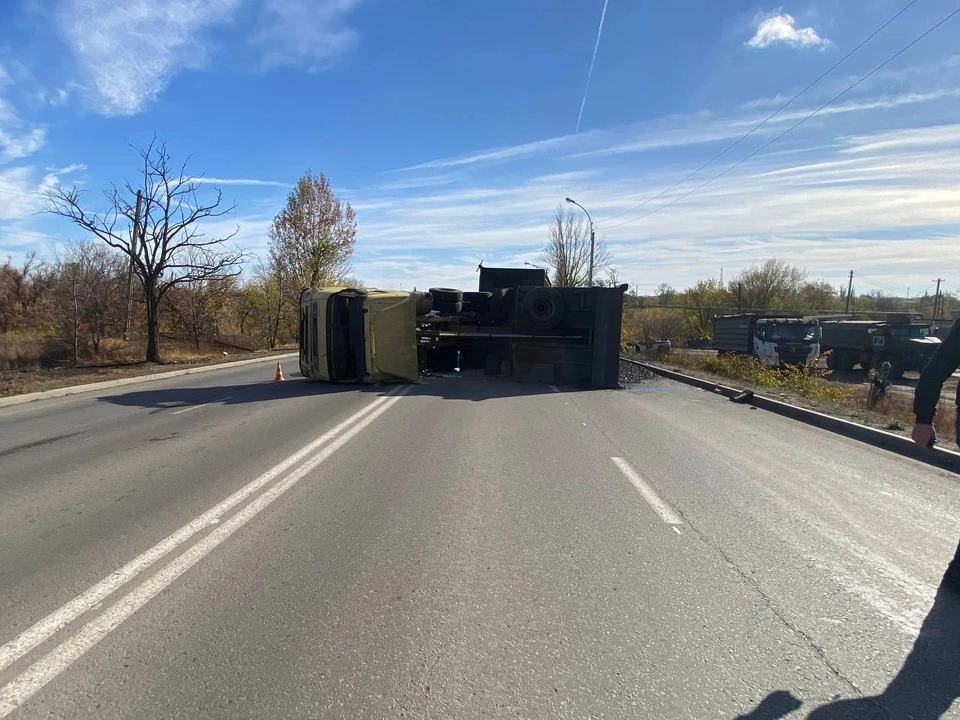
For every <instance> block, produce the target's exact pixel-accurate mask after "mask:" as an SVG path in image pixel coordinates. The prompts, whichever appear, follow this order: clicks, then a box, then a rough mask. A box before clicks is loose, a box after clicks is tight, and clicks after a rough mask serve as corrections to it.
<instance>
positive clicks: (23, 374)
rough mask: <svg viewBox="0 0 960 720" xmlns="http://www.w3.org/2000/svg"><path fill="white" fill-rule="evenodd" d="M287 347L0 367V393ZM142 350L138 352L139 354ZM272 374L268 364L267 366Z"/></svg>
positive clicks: (248, 355) (224, 359)
mask: <svg viewBox="0 0 960 720" xmlns="http://www.w3.org/2000/svg"><path fill="white" fill-rule="evenodd" d="M291 349H295V348H291V347H289V346H287V347H284V348H278V349H277V350H263V351H258V352H253V353H245V352H237V353H230V354H229V355H223V353H222V352H219V353H216V354H204V355H197V354H196V352H193V353H189V352H188V351H186V350H185V349H180V350H176V351H171V352H170V353H167V352H166V350H165V351H164V356H165V357H164V362H162V363H145V362H129V363H111V364H99V365H86V366H81V367H68V368H55V369H51V370H36V369H35V370H26V371H16V370H13V371H9V370H2V369H0V397H5V396H8V395H20V394H23V393H31V392H42V391H44V390H54V389H56V388H61V387H69V386H71V385H85V384H87V383H95V382H101V381H104V380H117V379H120V378H125V377H136V376H138V375H150V374H153V373H158V372H163V371H164V370H173V369H179V368H185V367H198V366H201V365H216V364H219V363H223V362H231V361H233V360H245V359H247V358H251V357H258V356H269V355H273V354H277V353H281V352H287V351H289V350H291ZM142 355H143V354H142V352H141V353H140V356H141V357H142ZM269 370H270V373H268V374H269V375H270V377H272V372H273V370H272V368H270V369H269Z"/></svg>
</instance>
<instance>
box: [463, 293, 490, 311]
mask: <svg viewBox="0 0 960 720" xmlns="http://www.w3.org/2000/svg"><path fill="white" fill-rule="evenodd" d="M492 297H493V293H488V292H465V293H464V294H463V311H464V312H469V313H476V314H477V315H486V314H487V313H488V312H490V298H492Z"/></svg>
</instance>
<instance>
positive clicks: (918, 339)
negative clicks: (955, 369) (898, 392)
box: [820, 314, 940, 380]
mask: <svg viewBox="0 0 960 720" xmlns="http://www.w3.org/2000/svg"><path fill="white" fill-rule="evenodd" d="M820 327H821V329H822V331H823V340H822V341H821V347H822V350H823V352H825V353H828V354H827V367H828V368H830V369H831V370H853V369H854V366H856V365H859V366H860V367H861V368H862V369H863V370H864V371H866V372H869V371H870V370H871V369H879V368H880V366H881V365H882V364H883V363H885V362H889V363H890V372H889V375H888V377H890V378H892V379H894V380H896V379H898V378H902V377H903V373H904V371H906V370H922V369H923V368H924V366H925V365H926V364H927V362H928V361H929V360H930V357H931V356H932V355H933V353H934V352H935V351H936V349H937V348H938V347H939V346H940V339H939V338H936V337H933V330H932V323H931V322H929V321H917V320H914V319H912V318H911V317H910V316H909V315H906V314H903V315H898V314H891V315H889V316H888V317H887V319H886V320H828V319H821V322H820Z"/></svg>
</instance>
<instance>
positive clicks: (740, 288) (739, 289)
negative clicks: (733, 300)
mask: <svg viewBox="0 0 960 720" xmlns="http://www.w3.org/2000/svg"><path fill="white" fill-rule="evenodd" d="M737 312H738V313H742V312H743V283H737Z"/></svg>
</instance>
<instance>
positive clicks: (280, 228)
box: [270, 170, 357, 298]
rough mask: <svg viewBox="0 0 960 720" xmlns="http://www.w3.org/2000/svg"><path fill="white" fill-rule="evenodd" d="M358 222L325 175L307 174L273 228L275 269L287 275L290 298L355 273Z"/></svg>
mask: <svg viewBox="0 0 960 720" xmlns="http://www.w3.org/2000/svg"><path fill="white" fill-rule="evenodd" d="M356 238H357V217H356V213H355V212H354V211H353V208H352V207H350V203H343V202H342V201H341V200H340V198H338V197H337V196H336V194H335V193H334V192H333V188H332V187H331V186H330V181H329V180H328V179H327V176H326V175H324V174H323V173H322V172H321V173H320V175H314V174H313V173H312V172H310V171H309V170H307V172H306V173H304V175H303V177H301V178H300V179H299V180H298V181H297V185H296V187H295V188H294V189H293V190H292V191H291V192H290V194H289V196H287V204H286V205H285V206H284V208H283V209H282V210H281V211H280V212H279V214H278V215H277V216H276V217H275V218H274V219H273V224H272V225H271V226H270V265H271V269H272V270H274V271H275V272H278V273H280V274H281V275H282V278H283V281H284V283H285V285H286V288H285V289H284V291H285V293H286V294H287V295H288V296H289V297H290V298H297V297H299V295H300V291H301V290H303V289H304V288H308V287H321V286H323V285H333V284H338V283H339V282H340V281H341V280H342V279H343V278H345V277H346V276H347V275H349V274H350V269H351V268H350V259H351V258H352V256H353V248H354V244H355V243H356Z"/></svg>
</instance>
